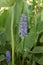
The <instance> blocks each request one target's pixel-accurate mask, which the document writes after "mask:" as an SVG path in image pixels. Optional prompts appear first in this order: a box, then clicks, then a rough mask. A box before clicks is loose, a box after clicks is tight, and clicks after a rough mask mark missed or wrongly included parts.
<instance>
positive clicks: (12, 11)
mask: <svg viewBox="0 0 43 65" xmlns="http://www.w3.org/2000/svg"><path fill="white" fill-rule="evenodd" d="M11 13H12V15H11V16H12V17H11V45H12V65H14V35H13V24H14V8H13V7H12V10H11Z"/></svg>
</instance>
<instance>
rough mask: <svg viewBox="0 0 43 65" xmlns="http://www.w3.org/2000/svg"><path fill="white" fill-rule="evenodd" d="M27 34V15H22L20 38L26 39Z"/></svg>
mask: <svg viewBox="0 0 43 65" xmlns="http://www.w3.org/2000/svg"><path fill="white" fill-rule="evenodd" d="M26 34H27V16H26V15H25V14H22V15H21V19H20V37H21V38H24V36H25V35H26Z"/></svg>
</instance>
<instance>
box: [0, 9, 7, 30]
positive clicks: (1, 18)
mask: <svg viewBox="0 0 43 65" xmlns="http://www.w3.org/2000/svg"><path fill="white" fill-rule="evenodd" d="M7 15H8V11H6V10H5V11H4V12H3V13H2V14H1V15H0V30H1V29H5V24H6V19H7Z"/></svg>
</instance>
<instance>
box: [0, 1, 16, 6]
mask: <svg viewBox="0 0 43 65" xmlns="http://www.w3.org/2000/svg"><path fill="white" fill-rule="evenodd" d="M14 3H15V0H0V7H9V6H12V5H14Z"/></svg>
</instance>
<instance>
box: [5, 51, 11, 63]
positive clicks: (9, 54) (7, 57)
mask: <svg viewBox="0 0 43 65" xmlns="http://www.w3.org/2000/svg"><path fill="white" fill-rule="evenodd" d="M6 61H7V62H9V61H11V52H10V51H6Z"/></svg>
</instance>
